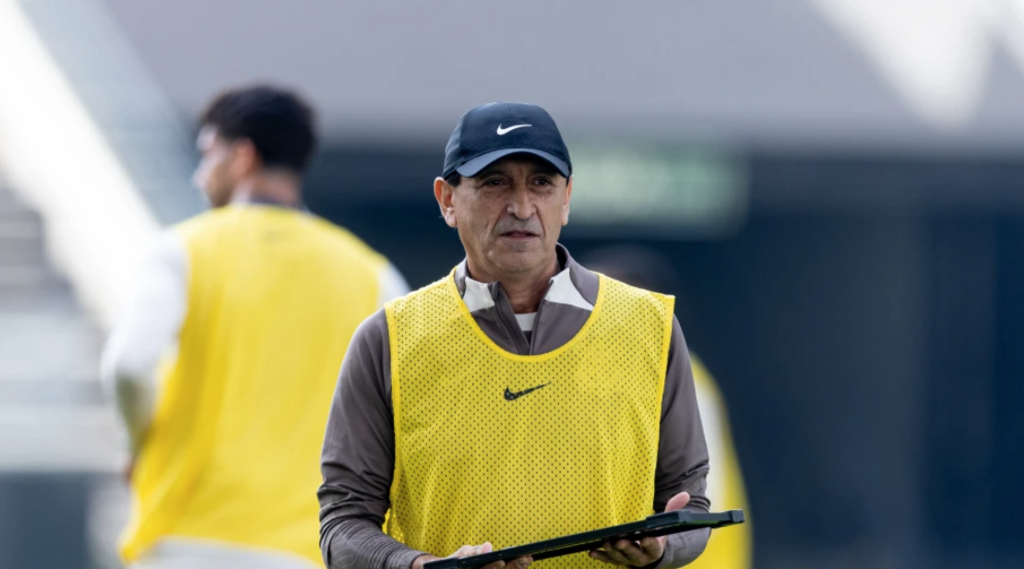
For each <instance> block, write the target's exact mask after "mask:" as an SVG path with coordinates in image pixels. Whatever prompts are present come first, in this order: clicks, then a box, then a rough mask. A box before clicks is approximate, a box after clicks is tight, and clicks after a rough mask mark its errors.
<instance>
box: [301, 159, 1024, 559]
mask: <svg viewBox="0 0 1024 569" xmlns="http://www.w3.org/2000/svg"><path fill="white" fill-rule="evenodd" d="M330 156H331V155H330V154H328V158H327V164H324V163H322V165H321V170H320V172H319V173H318V174H317V175H315V176H314V177H313V180H312V181H311V185H310V188H309V203H310V206H311V208H312V209H313V210H314V211H317V212H319V213H322V214H323V215H325V216H326V217H329V218H330V219H332V220H334V221H336V222H338V223H340V224H342V225H345V226H347V227H348V228H350V229H352V230H353V231H355V232H356V233H357V234H359V235H360V236H362V237H364V238H365V239H366V240H367V241H369V242H370V243H371V244H372V245H373V246H374V247H376V248H378V249H379V250H381V251H382V252H384V253H385V254H387V255H388V256H389V257H390V258H391V259H392V261H393V262H394V263H395V264H396V265H397V266H398V267H399V268H400V269H401V270H402V272H403V273H404V274H405V275H406V276H407V278H408V280H409V281H410V283H411V284H412V285H413V286H420V285H424V284H426V283H428V282H431V281H433V280H435V279H437V278H440V277H441V276H443V275H444V274H445V272H446V271H447V270H448V269H450V268H451V267H452V266H453V265H454V264H456V263H457V262H459V261H460V260H461V259H462V250H461V245H460V244H459V241H458V236H457V234H456V233H455V232H454V231H452V230H450V229H448V228H447V227H446V226H445V225H444V223H443V221H442V220H441V219H440V218H439V215H438V211H437V206H436V205H435V204H434V202H433V198H432V195H431V181H432V179H433V176H434V175H435V171H436V169H437V166H438V165H437V164H434V162H436V160H431V159H428V158H427V155H423V154H404V155H402V154H396V155H387V154H384V155H376V154H374V153H373V152H365V153H364V154H359V153H355V154H351V153H349V152H339V153H338V154H337V155H336V156H335V158H336V159H331V158H330ZM402 156H405V157H406V158H405V159H403V158H402ZM365 164H375V165H376V166H377V167H376V169H375V170H374V169H365V168H364V165H365ZM857 164H858V162H857V161H852V162H851V161H843V160H839V159H830V160H828V161H821V160H808V161H807V165H806V167H804V166H801V162H800V161H799V160H792V159H789V160H788V161H786V162H785V163H782V162H781V161H776V162H772V161H771V160H770V159H766V160H761V161H760V162H757V161H755V165H756V166H757V167H755V168H753V169H752V176H753V179H752V185H753V189H752V191H753V192H754V204H755V207H754V210H753V211H752V213H751V217H750V218H749V220H748V222H747V224H746V225H745V227H744V228H743V230H742V231H740V232H739V233H738V234H737V235H735V236H734V237H731V238H729V239H725V240H719V241H707V242H692V241H686V242H684V241H669V240H662V241H652V240H646V241H636V242H634V244H638V245H641V246H643V247H647V248H650V249H652V250H655V251H657V252H659V253H661V254H662V255H663V256H664V257H666V258H667V259H669V260H670V261H671V262H672V264H673V266H674V269H675V271H676V272H677V273H678V275H679V279H678V280H679V290H675V291H668V292H675V293H677V294H680V295H681V298H682V301H681V302H682V303H683V304H684V306H682V307H681V310H680V311H679V313H680V316H681V318H684V319H683V326H684V331H685V332H686V334H687V339H688V342H689V344H690V348H691V349H692V350H693V351H695V352H696V353H699V355H700V356H701V357H702V358H703V359H704V360H705V362H706V363H707V364H708V367H709V368H710V369H711V371H712V373H713V374H714V375H715V376H716V378H717V379H718V381H719V383H720V384H721V387H722V390H723V392H724V394H725V397H726V399H727V401H728V404H729V407H730V415H731V418H732V422H733V434H734V437H735V440H736V445H737V449H738V451H739V456H740V460H741V461H742V464H743V469H744V475H745V477H746V479H747V483H748V491H749V494H750V502H751V509H752V512H753V515H754V519H755V525H754V527H755V532H756V544H755V552H756V561H757V566H758V567H762V568H776V567H778V568H784V567H794V566H805V567H836V568H853V567H867V566H870V567H875V568H878V567H882V568H885V567H939V568H942V567H950V568H952V567H962V566H965V565H967V566H976V567H1002V566H1011V565H1012V564H1014V563H1016V564H1020V563H1022V562H1024V551H1022V545H1021V544H1022V541H1024V540H1022V539H1021V538H1020V537H1019V536H1022V535H1024V514H1022V513H1021V510H1020V509H1019V507H1018V506H1019V505H1021V504H1024V491H1022V490H1021V487H1020V486H1021V484H1020V483H1021V481H1024V451H1022V450H1021V449H1022V448H1024V445H1022V444H1021V441H1024V419H1022V418H1021V416H1020V414H1019V413H1017V410H1016V408H1017V406H1018V405H1019V404H1020V402H1022V401H1024V397H1022V396H1024V387H1022V385H1024V381H1022V380H1024V355H1021V350H1020V349H1019V346H1020V345H1021V343H1022V340H1024V300H1022V295H1021V294H1020V291H1024V265H1022V263H1021V261H1020V260H1021V259H1024V218H1022V217H1019V216H1016V215H1014V214H1012V213H1006V212H1003V211H1000V210H999V209H997V208H991V207H981V208H973V209H972V208H949V207H929V203H930V202H929V201H928V193H927V191H928V188H929V187H930V186H929V184H937V182H935V180H936V178H935V169H934V168H931V167H929V163H928V162H927V161H924V160H915V161H909V162H906V163H893V164H889V165H887V166H886V167H884V168H881V170H882V171H883V172H885V171H887V170H888V171H890V172H898V175H895V176H890V177H885V176H884V175H883V176H881V177H879V173H878V172H877V171H876V170H874V169H872V170H871V171H870V172H863V173H860V174H858V172H861V169H863V168H866V167H867V166H865V165H864V164H863V163H860V164H861V169H858V168H857V167H856V165H857ZM343 165H344V166H343ZM403 165H404V166H403ZM963 166H964V168H965V169H962V170H956V169H954V171H953V172H950V171H948V165H947V170H946V171H944V175H943V176H942V177H941V180H942V187H941V188H939V189H938V190H937V191H938V192H945V193H946V194H948V195H950V196H953V197H954V198H955V199H956V200H961V199H962V197H961V196H960V195H959V194H956V193H955V192H956V187H954V186H955V183H953V182H950V180H953V181H954V182H955V180H957V179H960V180H961V181H962V182H964V183H965V184H964V185H965V186H970V185H972V184H974V183H976V182H977V181H978V180H979V179H985V177H986V176H990V175H991V173H989V168H986V167H985V164H981V165H979V164H974V163H970V162H964V163H963ZM875 167H879V166H878V165H877V164H875ZM830 168H832V169H834V171H833V172H832V175H831V176H830V170H829V169H830ZM999 168H1000V170H999V173H1002V174H1005V172H1006V165H1005V164H1004V163H1001V165H1000V166H999ZM374 171H376V172H378V173H379V174H380V175H374ZM1012 171H1013V172H1017V173H1019V172H1020V168H1019V167H1018V166H1014V167H1013V168H1012ZM957 172H959V173H960V174H959V176H958V175H957ZM986 173H988V174H986ZM851 176H859V178H858V179H859V180H860V182H859V183H861V184H872V183H875V184H878V183H883V182H884V183H886V184H888V190H889V191H894V192H899V191H901V188H903V189H904V190H905V191H906V192H912V194H911V193H908V194H907V196H911V197H907V196H904V197H903V198H901V197H900V196H898V195H897V196H887V199H886V200H885V202H884V204H885V206H884V207H875V206H872V204H871V203H869V202H865V201H863V200H861V201H860V202H858V201H857V200H849V199H848V200H847V202H846V205H845V206H844V207H828V205H829V203H828V201H827V200H825V201H822V198H821V196H818V195H814V199H813V200H811V201H807V200H800V199H795V198H794V196H798V194H799V193H800V192H801V191H805V190H806V188H801V187H799V186H800V184H805V185H808V187H810V185H811V183H812V182H815V181H816V182H817V183H819V184H828V181H829V180H832V179H835V180H836V183H835V184H833V186H836V187H842V186H843V183H846V182H842V180H848V179H849V178H850V177H851ZM1018 179H1019V178H1018ZM1000 180H1001V181H1000V183H1001V184H1006V183H1007V181H1006V179H1005V176H1002V177H1000ZM794 188H795V189H794ZM964 189H965V191H969V187H965V188H964ZM986 195H988V196H989V198H991V193H989V194H986ZM851 204H853V205H856V207H850V205H851ZM592 236H593V233H590V235H589V236H588V238H586V239H583V238H578V237H577V238H574V237H573V236H572V234H571V232H567V233H566V235H565V238H564V239H563V242H564V243H565V244H566V245H567V246H568V247H569V248H570V250H571V251H572V252H573V253H574V254H575V255H576V256H577V257H580V256H584V255H585V254H586V253H587V252H588V251H590V250H594V249H596V248H599V247H603V246H606V245H608V244H610V243H612V242H615V243H621V242H622V241H621V240H619V239H615V240H612V239H595V238H593V237H592ZM684 315H685V317H684Z"/></svg>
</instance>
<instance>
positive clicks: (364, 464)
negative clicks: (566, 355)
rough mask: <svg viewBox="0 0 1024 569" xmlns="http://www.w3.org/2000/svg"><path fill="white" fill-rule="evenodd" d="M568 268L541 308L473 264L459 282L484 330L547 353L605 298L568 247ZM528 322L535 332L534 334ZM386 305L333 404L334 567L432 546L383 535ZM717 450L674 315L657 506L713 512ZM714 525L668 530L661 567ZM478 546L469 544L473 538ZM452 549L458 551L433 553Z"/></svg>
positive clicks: (368, 568)
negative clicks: (679, 498) (520, 300)
mask: <svg viewBox="0 0 1024 569" xmlns="http://www.w3.org/2000/svg"><path fill="white" fill-rule="evenodd" d="M558 257H559V262H560V263H561V266H562V271H561V272H560V273H559V274H557V275H556V276H555V277H553V278H552V279H551V285H550V286H549V288H548V291H547V293H546V295H545V297H544V300H543V301H542V302H541V304H540V307H539V308H538V310H537V312H536V314H535V315H533V316H530V315H525V316H524V315H517V314H514V313H513V311H512V307H511V305H510V304H509V301H508V298H507V297H506V296H505V293H504V290H503V289H502V287H501V285H500V284H497V283H492V284H484V283H480V282H477V281H474V280H473V279H472V278H469V277H468V275H467V271H466V264H465V262H463V263H462V264H461V265H459V267H458V268H457V269H456V273H455V280H456V284H457V285H458V288H459V292H460V293H461V294H462V297H463V301H464V302H465V303H466V306H467V307H468V308H469V310H470V312H471V313H472V314H473V317H474V319H475V320H476V322H477V324H479V326H480V328H481V329H482V330H483V331H484V332H485V333H486V334H487V335H488V336H489V337H490V338H491V339H492V340H493V341H494V342H495V343H496V344H498V345H499V346H501V347H502V348H503V349H505V350H508V351H510V352H513V353H517V354H543V353H546V352H550V351H552V350H554V349H556V348H558V347H560V346H562V345H563V344H565V343H566V342H567V341H569V340H570V339H572V338H573V337H574V336H575V335H576V333H577V332H579V330H580V328H581V327H582V326H583V324H584V323H585V322H586V321H587V318H589V316H590V312H591V311H592V310H593V306H594V302H596V299H597V291H598V286H599V280H598V277H597V275H596V274H595V273H593V272H591V271H588V270H587V269H585V268H583V267H582V266H580V265H579V264H578V263H576V262H575V261H573V259H572V258H571V257H570V256H569V253H568V251H566V250H565V248H564V247H562V246H560V245H559V246H558ZM524 330H526V331H525V332H524ZM390 363H391V362H390V349H389V343H388V325H387V318H386V316H385V314H384V311H383V310H381V311H378V312H377V313H375V314H374V315H373V316H371V317H370V318H368V319H367V320H366V321H365V322H364V323H363V324H362V325H361V326H360V327H359V329H358V330H357V331H356V333H355V336H354V337H353V338H352V343H351V344H350V346H349V349H348V352H347V354H346V356H345V361H344V363H343V365H342V368H341V374H340V377H339V378H338V387H337V390H336V392H335V396H334V400H333V402H332V407H331V412H330V418H329V420H328V424H327V433H326V436H325V439H324V449H323V455H322V458H321V470H322V472H323V478H324V481H323V484H322V485H321V487H320V490H319V492H318V493H317V495H318V497H319V499H320V508H321V509H320V548H321V549H322V550H323V554H324V560H325V562H326V563H327V566H328V567H329V568H331V569H338V568H345V569H409V567H410V566H411V565H412V562H413V560H415V559H416V557H418V556H420V555H423V554H424V553H425V552H422V551H417V550H414V549H411V548H409V547H407V546H405V545H404V544H402V543H399V542H398V541H396V540H394V539H392V538H391V537H390V536H388V535H386V534H384V533H383V531H382V530H381V526H382V524H383V522H384V515H385V513H386V512H387V510H388V508H389V501H388V500H389V493H390V490H391V483H392V477H393V475H394V466H395V465H394V459H395V432H394V416H393V411H392V406H391V365H390ZM707 472H708V451H707V445H706V443H705V439H704V431H703V428H702V426H701V421H700V414H699V412H698V410H697V399H696V394H695V392H694V385H693V375H692V372H691V370H690V358H689V354H688V353H687V350H686V341H685V340H684V339H683V332H682V329H681V328H680V326H679V322H678V320H674V321H673V330H672V340H671V346H670V348H669V361H668V369H667V373H666V378H665V389H664V396H663V403H662V418H661V437H660V442H659V447H658V461H657V467H656V471H655V480H654V484H655V489H654V504H653V508H654V510H655V511H656V512H660V511H662V510H664V508H665V504H666V503H667V502H668V500H669V498H671V497H672V496H674V495H675V494H678V493H679V492H683V491H686V492H689V493H690V496H691V498H690V504H689V506H687V508H688V509H694V510H699V511H707V510H708V508H709V506H710V504H709V503H708V499H707V497H706V496H705V491H706V482H705V479H706V476H707ZM709 533H710V531H709V530H697V531H690V532H685V533H680V534H675V535H673V536H670V537H669V538H668V541H667V543H666V549H665V554H664V556H663V558H662V560H661V562H660V563H658V564H657V567H658V568H661V567H679V566H682V565H685V564H687V563H690V562H691V561H693V560H694V559H696V558H697V556H699V555H700V554H701V552H703V551H704V547H705V546H706V545H707V540H708V536H709ZM467 545H469V544H467ZM429 553H431V554H433V555H439V556H444V555H448V554H450V553H452V552H450V551H431V552H429Z"/></svg>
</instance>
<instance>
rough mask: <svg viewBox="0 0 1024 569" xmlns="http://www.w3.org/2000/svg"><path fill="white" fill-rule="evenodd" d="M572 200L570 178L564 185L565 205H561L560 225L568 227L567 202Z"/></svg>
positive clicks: (570, 177)
mask: <svg viewBox="0 0 1024 569" xmlns="http://www.w3.org/2000/svg"><path fill="white" fill-rule="evenodd" d="M571 199H572V176H569V180H568V181H567V182H566V183H565V203H564V204H562V225H569V200H571Z"/></svg>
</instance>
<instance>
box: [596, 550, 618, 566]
mask: <svg viewBox="0 0 1024 569" xmlns="http://www.w3.org/2000/svg"><path fill="white" fill-rule="evenodd" d="M590 558H591V559H597V560H598V561H601V562H603V563H611V564H612V565H619V563H617V562H615V561H612V558H611V557H608V554H607V553H605V552H604V551H601V550H600V549H595V550H593V551H591V552H590Z"/></svg>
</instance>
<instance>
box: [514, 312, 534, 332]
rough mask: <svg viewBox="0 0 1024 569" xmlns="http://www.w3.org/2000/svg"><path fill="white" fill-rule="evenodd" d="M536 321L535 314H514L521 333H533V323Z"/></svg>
mask: <svg viewBox="0 0 1024 569" xmlns="http://www.w3.org/2000/svg"><path fill="white" fill-rule="evenodd" d="M536 319H537V313H536V312H530V313H529V314H516V322H519V329H520V330H522V331H523V332H533V321H534V320H536Z"/></svg>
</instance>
